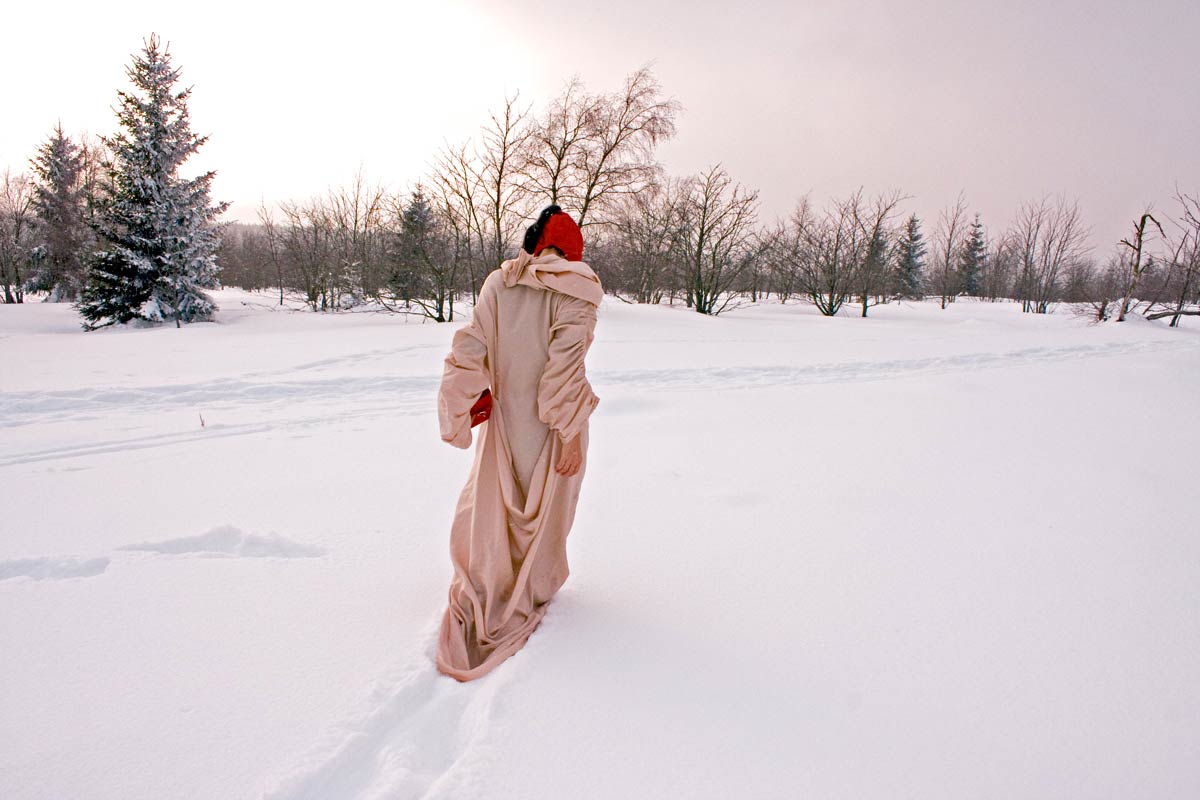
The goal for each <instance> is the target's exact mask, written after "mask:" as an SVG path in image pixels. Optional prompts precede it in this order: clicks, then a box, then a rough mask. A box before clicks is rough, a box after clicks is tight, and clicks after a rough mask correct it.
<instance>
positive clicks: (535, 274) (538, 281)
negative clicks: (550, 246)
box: [500, 250, 604, 306]
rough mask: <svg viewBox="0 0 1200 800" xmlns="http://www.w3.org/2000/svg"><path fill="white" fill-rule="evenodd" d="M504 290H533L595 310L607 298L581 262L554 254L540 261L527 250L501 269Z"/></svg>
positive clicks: (593, 276) (594, 275) (542, 255)
mask: <svg viewBox="0 0 1200 800" xmlns="http://www.w3.org/2000/svg"><path fill="white" fill-rule="evenodd" d="M500 271H501V273H502V274H503V275H504V285H505V286H516V285H517V284H521V285H522V286H532V287H533V288H535V289H541V290H543V291H547V292H558V293H559V294H565V295H570V296H571V297H577V298H579V299H580V300H586V301H587V302H589V303H591V304H592V305H594V306H599V305H600V301H601V300H602V299H603V298H604V287H602V286H601V285H600V278H599V277H598V276H597V275H596V273H595V272H593V271H592V268H591V267H589V266H588V265H587V264H586V263H584V262H582V261H567V260H566V259H565V258H563V257H562V256H560V255H559V254H558V253H554V252H549V251H547V252H544V253H542V254H541V255H540V256H538V257H537V258H534V257H533V256H531V255H529V253H526V252H525V251H524V250H521V251H519V252H518V254H517V257H516V258H511V259H509V260H508V261H505V262H504V263H503V264H501V265H500Z"/></svg>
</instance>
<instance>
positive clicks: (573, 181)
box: [0, 37, 1200, 326]
mask: <svg viewBox="0 0 1200 800" xmlns="http://www.w3.org/2000/svg"><path fill="white" fill-rule="evenodd" d="M158 47H159V45H158V42H157V39H155V38H154V37H152V38H151V40H150V41H149V42H148V43H147V49H146V50H145V52H143V53H142V54H141V55H140V56H139V57H138V58H137V59H135V63H134V66H133V67H131V69H130V77H131V79H133V82H134V85H135V87H136V88H137V89H139V90H140V91H141V94H140V95H134V94H126V93H121V94H120V97H121V102H122V108H121V111H120V112H119V121H120V122H121V125H122V129H123V132H122V133H121V134H118V135H116V136H114V137H110V138H103V137H102V138H100V139H99V140H97V141H89V142H82V143H78V144H77V143H75V142H73V141H72V140H71V139H70V138H69V137H67V136H66V135H64V134H63V132H62V130H61V127H60V128H56V129H55V130H54V131H53V132H52V134H51V135H50V137H49V138H48V139H47V141H46V142H45V143H44V144H43V145H42V147H41V148H39V150H38V152H37V154H36V155H35V157H34V158H33V159H32V160H31V169H32V174H24V175H16V174H13V173H12V172H11V171H7V172H6V173H5V174H4V185H3V189H4V193H3V197H0V216H2V220H0V238H2V241H0V284H2V286H0V288H2V291H3V300H4V302H21V301H22V300H23V299H24V296H25V294H26V293H38V294H40V295H41V296H42V297H43V298H44V299H48V300H55V301H69V302H76V303H77V304H79V305H80V308H81V311H82V312H83V313H84V316H85V319H87V320H88V323H87V324H88V325H92V326H94V325H98V324H107V323H108V322H112V321H117V322H121V321H126V320H128V319H149V320H158V321H161V320H164V319H175V321H176V322H179V321H180V320H183V321H187V320H188V319H203V318H205V317H206V316H208V315H209V314H210V313H211V310H212V304H211V300H209V299H208V298H207V295H205V294H204V292H203V289H204V288H206V287H211V286H215V285H217V281H218V276H219V280H220V282H221V283H223V284H225V285H229V286H241V287H244V288H247V289H271V290H272V291H274V292H276V293H277V297H278V302H279V303H280V304H283V303H285V302H287V301H288V299H289V298H291V299H294V300H298V301H300V302H302V303H303V304H304V305H306V306H307V307H308V308H310V309H312V310H314V311H345V310H351V309H360V308H366V309H372V310H387V311H392V312H397V313H407V314H417V315H420V316H423V317H427V318H429V319H432V320H436V321H439V322H441V321H449V320H453V319H455V317H456V313H457V307H456V304H461V301H463V300H464V299H468V298H469V299H471V300H473V299H474V297H475V295H476V294H477V293H478V291H479V288H480V286H481V285H482V282H483V279H484V278H485V277H486V276H487V274H488V273H489V272H490V271H491V270H493V269H495V268H496V267H497V266H499V264H500V263H501V262H502V261H503V260H504V259H505V258H508V257H511V255H512V254H513V253H514V252H515V250H516V247H517V246H519V242H520V237H521V234H522V232H523V230H524V228H525V226H526V225H528V223H529V221H530V220H531V219H532V218H533V217H534V216H536V215H537V213H538V211H539V210H540V209H541V208H542V207H544V206H545V205H547V204H548V203H551V202H553V203H558V204H559V205H561V206H563V207H564V208H567V209H569V210H570V211H572V213H573V214H574V215H575V216H576V219H577V221H578V222H579V224H580V226H581V227H582V228H583V229H584V234H585V237H586V239H587V242H588V244H587V252H586V255H585V258H586V259H587V260H588V261H589V263H591V265H592V266H593V267H594V268H595V269H596V271H597V273H598V274H599V275H600V277H601V279H602V281H603V282H604V285H605V287H606V289H607V291H608V292H609V293H610V294H612V295H614V296H616V297H619V298H621V299H623V300H626V301H629V302H637V303H662V302H668V303H676V302H678V303H682V304H685V305H686V306H687V307H689V308H692V309H694V310H695V311H697V312H700V313H704V314H711V315H715V314H720V313H722V312H724V311H727V310H729V309H732V308H736V307H737V306H738V305H740V304H742V303H745V302H756V301H759V300H761V299H766V298H772V297H774V298H776V299H777V300H779V301H781V302H788V301H792V300H798V301H804V302H808V303H811V304H812V305H813V306H815V307H816V308H817V309H818V310H819V311H820V312H821V313H822V314H826V315H834V314H837V313H839V312H840V311H842V310H843V309H844V308H848V307H853V308H855V309H856V312H857V313H860V314H861V315H862V316H867V315H868V313H869V310H870V308H872V307H873V306H875V305H878V304H881V303H888V302H892V301H895V300H918V299H924V298H930V297H932V298H936V299H937V302H939V303H940V305H941V307H942V308H945V307H946V306H947V305H948V304H950V303H953V302H955V301H956V300H957V299H958V298H960V297H964V296H965V297H972V298H978V299H981V300H990V301H996V300H1001V299H1007V300H1013V301H1016V302H1018V303H1020V304H1021V307H1022V309H1023V310H1024V311H1026V312H1029V313H1035V314H1044V313H1047V312H1048V311H1049V310H1050V309H1051V308H1052V307H1053V306H1054V305H1055V304H1056V303H1060V302H1068V303H1073V304H1076V306H1075V307H1077V308H1083V309H1086V310H1087V313H1090V314H1092V315H1094V317H1095V318H1096V319H1099V320H1103V319H1108V318H1109V317H1113V316H1115V317H1116V318H1117V319H1124V318H1125V317H1126V316H1127V315H1128V314H1130V313H1135V312H1140V313H1145V314H1147V315H1149V316H1151V317H1155V318H1158V317H1163V316H1170V317H1171V318H1172V324H1177V323H1178V321H1179V319H1180V317H1182V316H1185V315H1189V314H1195V313H1197V309H1196V304H1197V301H1198V300H1200V297H1198V295H1200V204H1198V202H1197V196H1196V195H1188V194H1185V193H1183V192H1179V193H1178V194H1177V196H1176V197H1175V198H1174V199H1173V208H1172V209H1171V211H1170V212H1169V213H1156V212H1154V211H1153V210H1152V209H1147V210H1145V213H1143V214H1140V215H1139V216H1138V219H1137V221H1136V224H1135V225H1134V226H1133V232H1132V233H1131V234H1130V235H1129V236H1128V237H1126V238H1125V239H1123V240H1122V241H1121V243H1120V245H1119V246H1118V247H1117V248H1116V249H1115V250H1114V251H1113V252H1112V253H1111V254H1110V255H1109V256H1108V257H1107V259H1106V260H1104V261H1103V262H1100V261H1097V259H1096V257H1095V256H1094V255H1093V254H1092V253H1090V252H1089V250H1088V248H1087V245H1086V239H1087V236H1088V230H1087V229H1086V227H1085V225H1084V222H1083V220H1082V218H1081V215H1080V212H1079V207H1078V204H1077V203H1075V202H1073V201H1070V200H1068V199H1067V198H1065V197H1061V196H1060V197H1043V198H1038V199H1034V200H1032V201H1030V202H1027V203H1025V204H1024V205H1022V206H1021V207H1020V208H1019V209H1018V210H1017V212H1016V214H1015V215H1014V218H1013V219H1012V221H1011V222H1010V223H1009V224H1008V225H1007V227H1004V228H1002V229H999V230H998V231H995V232H993V231H991V230H989V228H988V227H986V226H985V224H984V222H983V220H982V219H981V217H980V215H979V214H978V213H972V212H971V210H970V207H969V204H968V203H967V201H966V199H965V198H964V197H963V196H961V195H960V196H959V197H958V198H957V199H956V201H955V202H954V203H953V204H950V205H948V206H947V207H946V208H944V209H943V210H942V211H941V212H940V213H939V215H938V217H937V218H936V219H935V220H933V221H932V225H928V227H929V230H926V228H927V222H926V221H924V220H921V219H919V218H918V217H917V216H916V215H914V214H904V213H902V208H903V204H904V202H905V201H906V200H908V199H909V198H907V197H906V196H905V195H904V194H903V193H902V192H900V191H889V192H882V193H878V194H874V195H868V194H867V193H865V192H864V191H863V190H858V191H856V192H853V193H850V194H849V195H847V196H844V197H838V198H833V199H831V200H829V201H828V202H826V203H825V204H823V205H821V206H818V205H817V204H815V203H813V202H812V200H811V199H810V198H807V197H805V198H802V199H801V200H800V201H799V202H798V203H797V205H796V207H795V209H794V210H793V212H792V213H791V214H790V215H789V216H788V217H787V218H786V219H783V220H775V221H766V220H763V219H762V218H761V215H760V208H759V199H758V192H757V191H756V190H754V189H753V188H751V187H747V186H745V185H743V184H741V183H739V182H738V181H736V180H735V179H734V178H733V177H732V176H731V175H730V174H729V173H728V171H727V170H726V169H725V168H724V167H723V166H722V165H720V164H717V165H714V166H712V167H710V168H708V169H706V170H704V171H702V172H701V173H699V174H695V175H690V176H672V175H669V174H667V172H666V171H665V170H664V169H663V167H662V165H661V164H660V163H659V162H658V161H657V159H656V152H657V148H658V146H659V145H660V144H662V143H663V142H664V141H667V140H669V139H671V138H672V137H674V136H675V135H676V133H677V122H678V118H679V116H680V113H681V108H680V106H679V104H678V103H677V102H676V101H674V100H673V99H671V98H669V97H668V96H667V95H666V94H665V93H664V91H663V88H662V87H661V85H660V84H659V83H658V81H657V80H656V78H655V76H654V75H653V73H652V71H651V70H650V69H649V68H642V69H639V70H637V71H635V72H634V73H632V74H631V75H629V76H628V77H627V78H626V79H625V81H624V83H623V85H622V86H621V87H620V88H619V89H617V90H616V91H612V92H599V93H596V92H592V91H590V90H589V89H588V88H587V87H586V86H585V85H584V84H583V83H582V82H581V81H579V80H578V79H574V80H572V81H570V82H568V83H567V84H566V85H565V86H564V88H563V89H562V91H561V92H560V93H559V94H558V96H557V97H554V98H552V99H551V100H550V102H548V103H546V104H545V105H544V106H541V107H535V106H533V105H532V104H526V103H524V102H522V101H521V99H520V97H519V96H515V97H510V98H506V99H505V100H504V102H503V103H502V104H500V106H499V108H498V110H496V111H494V112H492V113H489V114H488V115H487V118H486V120H485V121H484V123H483V125H481V127H480V129H479V131H478V132H477V134H476V135H475V136H473V137H472V138H470V139H468V140H466V141H462V142H456V143H447V144H446V145H444V146H443V147H442V148H441V150H440V151H439V152H437V153H436V154H434V155H433V157H432V158H431V160H430V166H429V169H428V171H427V173H426V174H425V175H423V176H421V177H420V179H419V180H417V181H416V182H415V183H414V184H413V185H412V186H411V187H409V188H407V189H405V190H392V189H389V188H388V187H386V186H384V185H382V184H378V183H373V182H372V181H371V180H370V179H369V178H368V176H366V175H364V174H363V173H362V172H361V171H360V172H359V173H358V174H357V175H356V176H354V178H353V179H352V180H351V181H350V182H349V183H348V184H346V185H344V186H341V187H335V188H332V189H330V190H328V191H327V192H325V193H323V194H321V195H318V196H314V197H309V198H305V199H297V200H289V201H284V202H281V203H279V204H277V205H275V206H272V207H267V206H265V205H264V206H263V207H262V208H260V209H259V212H258V221H257V222H256V223H240V224H225V225H218V224H217V223H216V218H217V216H218V215H219V214H220V212H221V211H223V210H224V204H214V203H212V202H211V201H210V200H209V199H208V185H209V182H210V181H211V178H212V173H209V174H207V175H204V176H201V177H200V178H197V179H194V180H193V181H190V182H189V181H185V180H183V179H181V178H179V177H178V174H177V173H178V168H179V166H180V165H181V164H182V163H183V161H184V160H185V159H186V157H187V156H188V155H190V154H191V153H193V152H195V150H196V149H197V148H198V147H199V146H200V145H202V144H203V142H204V138H203V137H197V136H195V135H194V134H192V133H191V131H190V128H189V127H188V119H187V110H186V100H187V95H188V93H187V92H174V90H172V88H171V87H172V85H173V83H174V80H175V78H176V77H177V76H178V70H176V69H175V68H173V67H171V66H170V63H169V57H168V56H167V54H165V53H160V52H159V50H158ZM146 119H150V120H158V121H161V122H163V123H164V124H163V125H160V128H162V129H165V130H168V131H170V135H169V137H168V139H167V140H164V141H160V142H156V143H153V144H154V146H150V144H148V143H147V142H146V141H143V140H139V139H138V138H137V137H138V135H139V131H141V130H142V129H143V128H145V127H146V126H145V125H141V126H140V127H139V122H140V121H144V120H146ZM167 122H169V123H170V124H166V123H167ZM172 126H173V127H172ZM151 127H153V126H151ZM156 148H157V149H156ZM147 149H148V150H149V151H150V152H151V153H152V155H153V154H156V155H153V157H151V158H149V159H148V160H147V159H145V158H142V156H141V153H142V151H145V150H147ZM163 154H170V157H169V158H163V157H162V156H163ZM139 159H141V160H139ZM146 186H150V187H152V188H153V192H152V193H153V195H154V198H155V202H159V203H160V205H159V206H155V205H154V204H153V203H152V202H150V201H149V200H148V199H147V198H146V197H143V196H142V195H143V194H145V193H146V192H145V191H143V190H144V189H145V187H146ZM139 192H141V194H139ZM164 195H165V196H167V201H165V202H167V208H169V213H166V214H164V213H163V207H162V205H161V203H162V202H164V201H162V197H163V196H164ZM164 217H165V218H166V221H165V222H164V221H163V220H164ZM156 226H157V227H156ZM156 237H158V238H157V239H156ZM147 241H151V242H158V244H153V245H152V246H150V247H144V246H143V247H142V249H141V250H139V249H138V248H139V246H141V244H144V243H145V242H147ZM161 241H169V242H172V243H174V244H172V245H171V246H170V247H163V246H161ZM218 270H219V272H218ZM131 286H132V287H134V289H133V290H131V289H129V287H131ZM147 287H149V288H147ZM147 292H149V294H147ZM114 297H115V298H116V299H115V300H113V299H112V298H114ZM105 298H108V299H105ZM89 315H90V316H89Z"/></svg>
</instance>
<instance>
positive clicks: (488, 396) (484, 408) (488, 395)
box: [471, 389, 492, 428]
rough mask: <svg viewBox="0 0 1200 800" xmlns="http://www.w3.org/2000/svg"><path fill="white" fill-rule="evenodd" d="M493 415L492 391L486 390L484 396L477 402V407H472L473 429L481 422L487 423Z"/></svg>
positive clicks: (480, 396)
mask: <svg viewBox="0 0 1200 800" xmlns="http://www.w3.org/2000/svg"><path fill="white" fill-rule="evenodd" d="M491 415H492V390H491V389H484V390H483V394H481V395H479V399H478V400H476V401H475V405H473V406H471V427H472V428H474V427H475V426H476V425H478V424H479V423H481V422H487V419H488V417H490V416H491Z"/></svg>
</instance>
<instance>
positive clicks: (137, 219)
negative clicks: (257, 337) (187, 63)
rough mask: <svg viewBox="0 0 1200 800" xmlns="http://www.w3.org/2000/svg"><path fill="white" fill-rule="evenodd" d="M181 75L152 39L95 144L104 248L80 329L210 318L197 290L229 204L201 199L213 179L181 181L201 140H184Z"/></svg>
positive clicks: (209, 271)
mask: <svg viewBox="0 0 1200 800" xmlns="http://www.w3.org/2000/svg"><path fill="white" fill-rule="evenodd" d="M179 72H180V70H179V69H178V68H176V67H173V66H171V56H170V53H169V52H168V50H167V48H165V47H162V46H161V43H160V41H159V38H158V36H156V35H152V36H151V37H150V38H149V39H148V40H146V42H145V43H144V46H143V49H142V52H141V53H139V54H137V55H136V56H134V59H133V64H132V66H130V67H128V68H127V69H126V73H127V74H128V75H129V78H130V80H131V81H132V82H133V86H134V89H135V91H133V92H118V97H119V99H120V108H119V109H118V111H117V121H118V122H119V123H120V126H121V129H122V130H121V131H120V132H119V133H117V134H116V135H115V136H113V137H111V138H105V139H103V142H104V144H105V145H106V146H107V148H108V150H109V151H110V153H111V154H112V157H111V160H110V161H109V162H108V163H106V165H105V167H106V169H105V172H106V177H107V181H108V184H109V185H108V186H107V187H106V191H105V192H104V195H103V197H102V198H101V200H100V202H99V206H98V208H97V212H96V228H97V232H98V233H99V234H100V236H101V237H102V238H103V239H104V244H105V247H104V249H103V251H102V252H100V253H98V254H97V256H96V258H95V259H94V260H93V262H92V264H91V265H90V268H89V270H88V280H87V285H86V286H85V288H84V291H83V300H82V302H81V303H80V305H79V311H80V313H81V314H82V315H83V317H84V320H86V321H85V323H84V328H86V329H89V330H90V329H94V328H98V327H103V326H105V325H112V324H114V323H118V322H129V321H130V320H134V319H141V320H146V321H149V322H162V321H165V320H172V319H173V320H175V324H176V326H178V325H179V324H180V323H181V322H191V321H193V320H199V319H206V318H208V317H209V316H210V315H211V314H212V312H213V311H214V310H216V306H215V305H214V304H213V301H212V299H211V298H210V297H209V296H208V295H207V294H206V293H205V292H204V289H206V288H211V287H213V286H215V285H216V276H217V271H218V269H219V267H218V266H217V258H216V251H217V247H218V246H219V244H220V235H221V225H220V224H219V223H218V222H217V221H216V219H217V217H218V216H219V215H220V214H221V213H222V212H224V211H225V209H226V208H227V207H228V203H212V202H211V200H210V199H209V187H210V185H211V183H212V179H213V176H214V175H215V174H216V173H214V172H207V173H205V174H203V175H200V176H199V177H196V178H190V179H186V178H181V177H180V176H179V168H180V166H181V165H182V164H183V163H184V162H185V161H186V160H187V159H188V157H189V156H191V155H192V154H193V153H195V152H196V151H197V150H198V149H199V148H200V146H201V145H203V144H204V143H205V141H207V139H208V137H205V136H196V135H195V134H193V133H192V130H191V124H190V121H189V117H188V109H187V101H188V97H189V96H190V95H191V89H190V88H188V89H184V90H182V91H176V90H175V88H174V87H175V83H176V81H177V80H178V79H179Z"/></svg>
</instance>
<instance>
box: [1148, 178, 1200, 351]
mask: <svg viewBox="0 0 1200 800" xmlns="http://www.w3.org/2000/svg"><path fill="white" fill-rule="evenodd" d="M1175 199H1176V201H1177V202H1178V203H1179V205H1180V217H1179V219H1178V220H1177V222H1176V225H1177V227H1178V228H1179V229H1180V235H1179V237H1178V240H1177V242H1176V244H1175V246H1174V248H1172V252H1171V261H1170V271H1169V275H1168V284H1169V288H1170V289H1171V290H1172V293H1173V294H1174V296H1175V300H1174V302H1173V303H1170V304H1165V305H1167V306H1168V307H1167V308H1166V309H1165V310H1164V309H1155V308H1154V306H1153V305H1152V306H1151V307H1150V308H1149V309H1148V310H1147V311H1148V313H1147V314H1146V316H1147V318H1148V319H1161V318H1163V317H1170V318H1171V327H1172V328H1174V327H1178V325H1179V318H1180V317H1182V316H1197V315H1200V306H1198V307H1195V308H1189V307H1188V305H1189V304H1196V303H1197V300H1200V297H1198V295H1200V197H1198V196H1193V195H1187V194H1184V193H1182V192H1178V191H1177V192H1176V193H1175Z"/></svg>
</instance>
